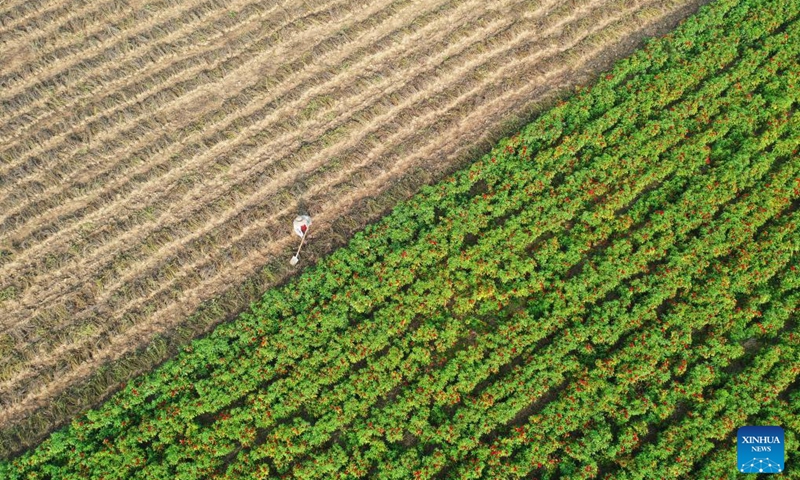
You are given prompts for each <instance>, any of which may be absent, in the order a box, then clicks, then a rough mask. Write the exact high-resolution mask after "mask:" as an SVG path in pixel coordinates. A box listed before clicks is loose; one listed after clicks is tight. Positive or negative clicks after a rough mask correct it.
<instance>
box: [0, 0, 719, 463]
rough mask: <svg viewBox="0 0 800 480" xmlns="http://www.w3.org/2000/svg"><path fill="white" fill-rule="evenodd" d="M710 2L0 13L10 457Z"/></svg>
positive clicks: (45, 8) (0, 408)
mask: <svg viewBox="0 0 800 480" xmlns="http://www.w3.org/2000/svg"><path fill="white" fill-rule="evenodd" d="M107 3H108V5H113V8H109V9H108V10H107V12H106V13H104V14H103V15H105V17H103V16H98V12H103V11H104V10H103V9H104V8H106V7H105V6H106V4H107ZM700 3H703V0H669V1H664V0H614V1H611V0H571V1H568V2H562V1H557V0H498V1H496V2H485V1H482V0H375V1H372V2H363V1H348V0H316V1H307V2H288V1H287V2H281V1H272V2H251V1H248V0H230V1H221V0H216V1H206V2H200V1H198V2H192V3H190V2H170V1H161V2H151V3H147V2H96V3H92V2H89V3H86V2H82V3H75V8H65V5H66V4H65V3H60V4H59V3H56V2H51V3H50V4H46V3H42V2H36V3H35V4H33V3H32V4H31V6H30V7H26V3H25V2H9V5H8V6H7V7H3V6H2V5H0V50H2V51H4V52H5V53H4V54H2V55H3V56H4V57H3V58H2V59H3V62H2V64H3V66H2V68H0V81H2V82H4V84H5V86H4V88H2V89H0V105H3V107H4V108H3V109H2V110H0V115H2V116H3V118H4V119H6V120H7V121H6V122H4V124H3V125H2V126H0V138H2V139H3V143H2V144H0V431H1V432H0V454H2V455H3V456H6V455H9V454H10V453H12V452H14V451H17V450H19V449H20V448H21V447H24V446H26V445H30V444H31V443H32V442H35V441H38V440H39V439H41V438H42V436H43V435H44V434H45V433H46V432H47V431H49V430H50V429H52V428H53V427H55V426H57V425H60V424H63V423H64V422H65V421H66V420H68V419H69V418H70V416H72V415H74V414H76V413H78V412H80V411H81V410H82V409H85V408H86V407H87V406H89V405H92V404H94V403H96V402H98V401H99V400H101V399H102V398H105V397H106V396H107V395H108V394H109V393H110V392H112V391H113V390H114V389H115V388H117V387H118V386H119V384H120V382H124V381H126V380H127V379H129V378H130V377H131V376H132V375H134V374H136V373H138V372H141V371H144V370H147V369H149V368H152V366H153V365H155V364H157V363H159V362H161V361H163V360H164V359H165V358H166V357H168V356H169V355H171V354H172V353H174V352H175V350H176V348H178V347H179V346H180V345H181V343H183V342H185V341H187V340H188V339H189V338H191V337H193V336H196V335H199V334H202V333H204V332H207V331H208V330H209V329H210V328H211V327H212V326H213V325H215V324H216V323H219V322H220V321H223V320H225V319H226V318H230V316H232V315H233V314H235V313H236V312H237V311H239V310H241V309H242V308H244V307H245V306H246V305H248V304H249V303H250V302H251V301H253V300H254V299H255V298H256V295H258V292H260V291H262V290H263V289H264V288H266V287H268V286H271V285H275V284H278V283H280V282H282V281H283V280H285V279H286V278H287V277H288V276H289V275H291V274H292V273H294V270H292V269H291V268H289V267H288V266H287V265H286V264H287V261H288V258H289V257H290V256H291V251H292V249H293V248H294V245H295V243H296V242H295V239H294V238H293V237H292V236H291V235H290V232H289V231H288V230H289V229H288V228H287V226H289V225H290V222H291V218H292V217H293V216H294V215H295V214H296V213H298V212H301V211H302V212H308V213H310V214H311V215H313V216H314V221H315V223H314V227H313V229H312V231H311V234H310V242H309V245H308V251H307V252H306V254H305V255H304V256H303V264H306V265H307V264H309V263H311V262H313V261H314V260H315V259H316V258H318V257H319V256H320V255H323V254H325V253H326V252H329V251H330V250H331V249H332V248H335V247H336V246H339V245H341V244H342V243H343V242H344V241H346V239H347V236H348V235H349V234H350V233H352V232H353V231H354V230H356V229H358V228H360V227H362V226H363V225H364V224H365V223H366V222H369V221H372V220H374V219H375V218H377V217H378V216H379V215H380V214H381V213H383V212H385V211H386V210H387V209H388V208H391V205H392V204H393V203H394V202H395V201H397V200H398V199H401V198H406V197H407V196H409V195H410V194H412V193H413V192H414V191H415V190H416V189H417V188H419V186H421V185H422V184H424V183H428V182H431V181H435V180H437V179H439V178H441V177H442V176H443V175H445V174H447V173H448V172H450V171H452V170H453V169H454V168H456V167H457V166H459V165H462V164H463V162H464V161H466V160H468V159H469V158H470V157H471V156H473V155H475V154H476V153H477V152H479V151H480V149H481V148H485V147H481V146H486V145H487V144H488V143H489V142H491V141H493V140H495V139H496V138H497V137H498V136H499V135H500V134H503V133H508V131H509V129H510V128H514V127H516V126H518V125H519V124H520V122H521V121H523V120H525V119H527V118H528V117H529V116H530V115H531V114H532V112H535V111H537V110H538V109H540V108H542V106H543V105H545V104H546V103H547V102H549V101H552V100H553V99H554V98H555V97H556V95H558V94H560V93H559V92H565V91H568V89H569V88H571V87H572V86H574V85H576V84H580V83H584V82H586V81H589V80H590V79H591V76H592V75H594V74H596V73H597V72H598V71H599V70H600V69H602V68H606V67H608V66H609V64H610V62H612V61H613V60H615V59H617V58H619V57H620V56H622V55H625V54H627V53H629V52H630V51H632V49H633V48H634V47H635V46H638V45H640V44H641V40H642V39H643V38H644V37H646V36H648V35H653V34H656V33H663V32H666V31H668V30H669V29H670V28H672V27H673V26H674V25H675V24H677V22H678V21H679V20H680V19H681V18H684V17H685V16H687V15H689V14H690V13H692V12H693V11H694V9H695V8H696V7H697V6H698V4H700ZM4 8H7V10H3V9H4ZM106 25H112V26H114V28H104V27H105V26H106ZM80 30H83V32H84V37H81V35H80ZM58 32H63V35H62V36H59V35H58ZM87 35H88V36H90V37H91V41H89V42H82V41H81V38H85V36H87ZM132 39H135V41H132ZM147 39H150V40H149V41H148V40H147ZM4 45H5V46H6V47H7V48H5V49H3V48H2V47H3V46H4ZM6 86H7V87H8V88H5V87H6Z"/></svg>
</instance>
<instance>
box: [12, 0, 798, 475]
mask: <svg viewBox="0 0 800 480" xmlns="http://www.w3.org/2000/svg"><path fill="white" fill-rule="evenodd" d="M799 10H800V5H797V4H796V2H791V1H766V0H749V1H743V2H734V1H724V0H721V1H717V2H716V3H714V4H712V5H711V6H709V7H708V8H705V9H703V10H702V11H701V13H700V14H698V15H697V16H695V17H693V18H692V19H690V20H689V21H687V22H686V23H685V24H683V25H682V26H681V27H680V28H679V29H678V30H677V31H676V32H675V33H673V34H671V35H669V36H668V37H667V38H665V39H661V40H658V41H654V42H652V43H650V44H649V45H648V47H647V48H645V49H644V50H642V51H640V52H638V53H637V54H635V55H634V56H632V57H631V58H629V59H626V60H624V61H622V62H620V63H619V64H618V65H617V66H616V67H615V68H614V69H613V70H612V71H611V72H609V73H608V74H606V75H604V76H603V77H602V78H601V79H600V80H599V81H598V83H597V84H595V85H594V86H592V87H591V88H587V89H585V90H584V91H582V92H580V93H579V94H578V95H576V96H575V97H574V98H572V99H571V100H570V101H568V102H565V103H562V104H560V105H558V106H556V107H555V108H554V109H552V110H551V111H549V112H548V113H546V114H545V115H543V116H542V117H540V118H539V119H537V120H536V121H535V122H534V123H532V124H531V125H529V126H528V127H526V128H525V129H524V130H523V131H522V132H520V133H519V134H518V135H516V136H514V137H512V138H509V139H506V140H504V141H502V142H501V143H500V145H499V146H498V147H497V148H496V149H495V150H493V151H492V152H491V153H490V154H489V155H487V156H486V157H484V158H483V159H481V160H480V161H478V162H476V163H475V164H474V165H472V166H471V167H470V168H469V169H467V170H465V171H463V172H459V173H458V174H456V175H454V176H453V177H451V178H448V179H446V180H445V181H443V182H442V183H440V184H438V185H434V186H432V187H429V188H426V189H424V191H423V192H422V193H421V194H420V195H418V196H417V197H415V198H413V199H411V200H410V201H409V202H407V203H405V204H403V205H400V206H399V207H398V208H397V209H395V211H394V212H393V213H392V214H391V215H390V216H389V217H387V218H386V219H385V220H384V221H382V222H380V223H378V224H377V225H374V226H371V227H369V228H367V229H366V230H365V232H363V233H362V234H359V235H357V236H356V237H355V238H354V239H353V241H352V242H351V243H350V244H349V246H348V247H347V248H344V249H342V250H340V251H338V252H336V253H335V254H333V255H331V256H330V257H329V258H327V259H326V260H324V261H322V262H320V264H319V265H317V266H316V267H313V268H310V269H309V270H308V271H306V272H305V273H304V274H303V275H302V276H301V277H299V278H298V279H297V280H296V281H294V282H292V283H291V284H290V285H288V286H286V287H284V288H281V289H276V290H270V291H268V292H267V293H266V294H265V295H264V297H263V298H262V300H261V301H260V302H258V303H257V304H254V305H252V308H251V310H250V311H249V312H247V313H244V314H242V315H241V317H240V318H239V319H237V321H235V322H232V323H231V324H227V325H224V326H221V327H219V328H218V329H217V330H216V331H215V332H214V333H213V334H211V335H210V336H209V337H207V338H205V339H201V340H198V341H196V342H194V343H193V344H192V345H191V346H190V347H187V348H186V350H185V351H184V352H183V353H181V354H180V355H179V356H178V357H177V358H176V359H174V360H172V361H170V362H168V363H167V364H165V365H163V366H162V367H161V368H159V369H158V370H156V371H155V372H153V373H152V374H150V375H148V376H147V377H143V378H141V379H139V380H137V381H135V382H132V383H131V384H130V385H128V386H127V387H126V388H125V389H124V391H122V392H120V393H119V394H118V395H116V396H115V397H114V398H112V399H111V400H110V401H108V402H107V403H106V404H104V405H103V406H102V407H100V408H98V409H97V410H92V411H90V412H88V413H87V414H86V415H85V416H84V417H82V418H80V419H77V420H75V421H74V422H73V424H72V425H71V426H70V427H69V428H67V429H64V430H62V431H59V432H56V433H54V434H53V435H52V436H51V437H50V438H49V439H48V440H47V441H45V442H44V443H43V444H42V445H41V446H39V447H38V448H36V449H34V450H32V451H30V452H28V453H26V454H24V455H22V456H20V457H19V458H16V459H13V460H12V461H9V462H6V463H2V464H0V477H2V478H70V477H75V478H83V477H90V478H201V477H203V478H207V477H210V476H214V475H217V476H220V477H222V478H251V477H252V476H254V475H255V476H263V477H269V476H281V475H291V476H296V477H299V478H334V477H361V476H370V477H380V478H413V477H419V478H430V477H433V476H437V475H438V476H445V477H453V478H487V477H490V478H513V477H515V476H520V477H521V476H526V475H534V476H536V477H545V478H546V477H549V476H559V475H565V474H566V475H570V476H573V477H575V478H595V477H598V476H605V475H612V476H614V477H620V478H656V477H657V478H670V477H673V476H676V475H686V474H688V473H690V472H692V471H696V470H697V469H703V470H699V471H718V470H720V469H723V467H722V466H721V462H722V461H723V460H719V459H716V458H710V456H711V455H712V454H714V455H716V456H719V458H720V459H724V458H728V457H726V456H725V454H722V453H718V450H720V448H721V447H722V444H721V443H719V444H715V443H714V442H723V441H724V440H725V439H727V438H729V436H730V435H731V432H734V431H735V428H737V427H738V426H740V425H742V424H744V423H742V422H745V421H747V420H748V419H750V418H760V417H759V416H762V417H763V416H764V415H766V414H767V412H768V411H769V412H775V411H778V412H779V411H781V410H780V407H779V405H781V404H780V400H779V399H780V396H781V395H784V394H785V390H786V389H788V388H791V385H792V384H793V382H794V381H795V379H796V377H797V373H798V370H800V369H798V363H797V362H798V352H799V350H798V342H797V340H798V339H797V337H796V335H795V334H794V333H792V331H791V330H792V328H791V326H792V323H791V322H792V319H791V312H793V311H794V310H795V309H796V307H797V304H798V299H799V298H800V294H799V293H798V291H797V287H798V281H800V280H798V274H797V270H796V267H795V266H796V264H797V259H798V252H799V251H800V243H799V242H798V240H800V235H797V232H796V228H797V226H796V225H795V223H796V221H797V215H796V213H795V212H796V207H797V205H798V201H799V200H798V198H800V180H798V179H799V178H800V171H798V169H800V162H797V149H798V146H799V145H798V143H800V117H798V116H797V115H794V112H795V109H796V105H797V103H798V96H800V89H799V88H797V79H798V74H800V65H798V58H800V25H799V24H798V20H797V15H798V13H800V11H799ZM748 342H750V343H755V344H757V345H758V348H757V349H755V351H752V352H749V353H748V352H747V351H746V349H745V347H744V345H746V344H748ZM737 362H738V363H737ZM737 365H738V367H737ZM765 378H769V379H770V382H771V385H774V388H773V389H772V390H770V391H769V392H767V393H765V395H764V397H763V398H761V399H758V398H752V397H748V398H744V396H743V395H742V391H743V389H746V388H752V385H756V384H758V383H759V382H762V381H763V379H765ZM787 426H788V425H787ZM687 438H689V439H692V441H691V442H689V443H687ZM726 448H728V449H729V448H730V446H727V447H726ZM727 455H728V456H729V455H730V454H727ZM704 462H705V464H704V465H703V463H704ZM731 466H732V464H731Z"/></svg>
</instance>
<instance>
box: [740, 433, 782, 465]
mask: <svg viewBox="0 0 800 480" xmlns="http://www.w3.org/2000/svg"><path fill="white" fill-rule="evenodd" d="M784 447H785V445H784V437H783V429H782V428H781V427H741V428H740V429H739V431H738V433H737V442H736V453H737V460H736V469H737V470H739V471H740V472H741V473H781V472H783V471H784V469H785V465H784V451H785V448H784Z"/></svg>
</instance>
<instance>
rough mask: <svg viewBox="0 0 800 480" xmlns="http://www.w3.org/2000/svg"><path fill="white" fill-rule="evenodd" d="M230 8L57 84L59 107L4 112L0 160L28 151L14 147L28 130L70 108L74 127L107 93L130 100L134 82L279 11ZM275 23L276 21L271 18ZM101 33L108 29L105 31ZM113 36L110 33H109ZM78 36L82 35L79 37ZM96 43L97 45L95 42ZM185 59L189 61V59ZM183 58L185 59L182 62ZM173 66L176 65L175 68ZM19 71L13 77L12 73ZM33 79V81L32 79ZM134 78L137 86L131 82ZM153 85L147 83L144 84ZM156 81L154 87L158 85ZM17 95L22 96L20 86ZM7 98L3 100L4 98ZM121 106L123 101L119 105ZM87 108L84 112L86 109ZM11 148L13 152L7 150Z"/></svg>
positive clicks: (44, 104) (167, 72)
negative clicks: (233, 10) (234, 13)
mask: <svg viewBox="0 0 800 480" xmlns="http://www.w3.org/2000/svg"><path fill="white" fill-rule="evenodd" d="M230 8H236V9H237V10H238V12H239V13H238V14H237V16H236V21H234V20H233V18H232V17H231V16H230V14H229V11H215V12H210V14H209V15H207V16H205V17H198V16H194V17H193V19H194V20H195V21H194V22H188V23H186V24H184V26H183V27H182V28H180V29H177V30H174V31H172V32H171V33H168V34H167V35H165V36H164V37H163V38H161V39H159V41H157V42H149V43H147V45H146V46H147V49H146V50H144V49H133V50H128V51H126V52H125V53H124V55H123V57H122V58H123V59H124V61H123V60H122V59H121V58H115V59H109V62H106V63H103V64H101V65H100V66H99V67H98V68H96V69H94V70H89V71H85V72H82V73H83V75H82V76H81V77H80V78H76V82H75V83H74V84H68V85H61V86H59V87H58V88H57V89H55V90H54V91H53V92H52V96H55V95H57V96H58V101H59V108H53V105H52V102H51V98H52V97H51V96H48V97H42V98H39V99H38V100H32V101H30V102H28V103H26V104H25V105H21V106H20V107H19V109H18V110H16V111H14V112H8V115H7V117H8V118H7V119H6V121H5V122H4V123H3V125H2V126H0V140H3V142H4V143H5V145H4V147H3V148H2V149H0V155H2V156H4V157H9V158H17V159H19V158H20V157H21V156H22V155H23V154H24V153H26V152H28V151H30V150H26V149H31V148H33V147H32V146H31V145H29V144H26V143H22V144H21V143H20V142H21V140H23V139H26V138H27V136H28V132H30V130H32V129H34V128H41V127H42V126H43V125H46V124H47V121H48V120H49V119H52V118H59V119H60V118H61V117H63V115H64V113H65V112H70V111H71V109H73V108H75V109H76V111H74V112H72V115H71V119H70V120H72V119H74V121H77V122H85V121H86V119H87V118H86V117H88V116H89V115H87V112H93V111H94V110H96V109H97V108H98V104H99V105H105V106H103V107H101V108H102V109H106V108H107V107H106V106H107V105H108V101H109V98H108V97H109V95H108V94H107V92H113V93H114V95H115V97H112V99H113V100H117V101H119V100H120V97H121V99H129V98H130V99H133V98H134V97H135V96H137V95H136V94H132V93H131V90H132V91H134V92H135V91H136V90H137V89H136V88H133V87H134V86H135V85H136V84H137V83H138V82H142V81H145V82H148V80H147V77H148V76H150V75H157V74H159V73H161V76H160V77H158V78H159V80H164V79H167V78H169V77H171V76H172V75H174V74H175V73H171V72H176V70H175V69H174V68H175V66H180V63H181V62H182V63H184V64H186V63H187V62H188V61H189V60H190V59H195V60H201V59H203V58H207V54H208V52H210V51H212V50H215V49H218V48H219V47H220V43H222V44H224V43H226V42H229V41H230V37H233V38H236V39H238V38H241V37H247V36H249V35H250V32H251V31H253V30H256V29H257V27H258V26H259V23H265V22H264V21H265V20H267V19H269V18H270V17H276V16H277V15H276V13H277V12H280V9H279V7H278V6H274V5H273V6H271V7H269V8H267V6H266V5H263V4H260V3H257V4H254V3H234V4H231V5H230ZM275 20H276V22H277V21H278V19H275ZM274 25H275V24H273V23H267V24H266V25H262V28H264V29H266V28H275V27H274ZM105 29H106V30H110V29H108V28H107V26H106V28H105ZM110 31H113V30H110ZM81 35H84V36H85V35H86V33H85V32H81ZM95 42H97V40H95ZM82 45H84V46H85V45H86V42H85V41H84V42H81V43H80V44H78V45H75V46H69V47H65V48H67V49H69V48H72V49H75V48H77V47H78V46H82ZM80 53H81V52H79V51H76V52H72V53H71V54H72V55H78V54H80ZM62 54H63V52H54V54H53V56H54V57H56V56H58V57H60V55H62ZM190 55H191V56H190ZM187 57H188V58H187ZM167 58H169V59H171V60H172V61H171V62H164V60H165V59H167ZM176 63H178V64H179V65H175V64H176ZM192 65H193V66H198V65H203V66H205V67H208V61H207V60H204V61H203V63H202V64H201V63H199V61H198V62H196V63H192ZM37 68H38V70H42V68H43V67H39V66H38V64H37V65H33V66H27V68H26V69H25V70H26V71H30V72H35V73H37V72H38V70H37ZM19 72H20V71H17V72H15V74H18V73H19ZM37 78H38V77H37ZM134 79H136V80H137V81H133V80H134ZM152 81H153V80H152V79H150V81H149V82H148V83H150V82H152ZM158 83H159V82H158V81H155V82H154V84H155V85H158ZM120 85H124V86H125V87H128V88H126V89H124V90H122V89H120V88H119V87H120ZM18 90H20V91H24V89H23V88H22V87H20V88H19V89H18ZM7 95H8V93H7V94H6V95H4V97H5V96H7ZM21 98H22V97H21ZM99 99H104V100H105V101H106V103H105V104H100V103H99V102H98V100H99ZM6 101H7V102H8V103H13V101H12V100H6ZM122 101H124V100H122ZM87 109H88V110H87ZM62 122H63V124H64V125H65V126H66V127H69V128H72V129H75V128H77V127H78V126H77V125H75V124H74V122H70V121H68V120H62ZM59 127H60V128H55V129H56V131H60V132H61V131H63V129H64V128H66V127H64V126H60V125H59ZM51 143H52V139H48V141H47V142H45V143H44V144H43V145H37V148H40V149H41V148H45V147H49V146H50V144H51ZM11 147H15V148H11Z"/></svg>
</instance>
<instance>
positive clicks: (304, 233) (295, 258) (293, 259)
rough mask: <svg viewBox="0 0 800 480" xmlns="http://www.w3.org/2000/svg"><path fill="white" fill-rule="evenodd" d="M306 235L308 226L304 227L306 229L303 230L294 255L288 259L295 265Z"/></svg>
mask: <svg viewBox="0 0 800 480" xmlns="http://www.w3.org/2000/svg"><path fill="white" fill-rule="evenodd" d="M306 235H308V227H306V231H305V232H303V237H302V240H300V246H299V247H297V253H295V254H294V257H292V259H291V260H290V261H289V263H291V264H292V265H297V262H299V261H300V249H301V248H303V243H304V242H305V241H306Z"/></svg>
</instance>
